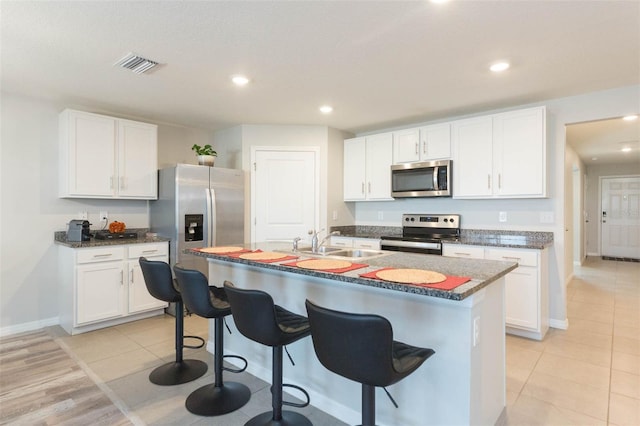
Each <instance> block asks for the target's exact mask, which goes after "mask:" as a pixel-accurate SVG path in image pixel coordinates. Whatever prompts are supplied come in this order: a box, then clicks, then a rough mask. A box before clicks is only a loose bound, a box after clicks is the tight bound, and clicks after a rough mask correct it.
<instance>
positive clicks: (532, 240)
mask: <svg viewBox="0 0 640 426" xmlns="http://www.w3.org/2000/svg"><path fill="white" fill-rule="evenodd" d="M331 231H340V236H342V237H354V238H374V239H380V238H381V237H384V236H390V237H391V236H402V228H400V227H392V226H362V225H354V226H336V227H332V228H331ZM443 242H444V243H446V244H468V245H474V246H487V247H510V248H526V249H537V250H542V249H545V248H548V247H551V246H552V245H553V232H532V231H505V230H495V229H494V230H483V229H461V230H460V238H459V239H457V240H446V241H443Z"/></svg>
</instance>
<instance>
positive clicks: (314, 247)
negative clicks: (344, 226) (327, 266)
mask: <svg viewBox="0 0 640 426" xmlns="http://www.w3.org/2000/svg"><path fill="white" fill-rule="evenodd" d="M322 231H324V229H321V230H320V231H310V232H309V233H310V234H312V235H313V236H312V237H311V251H312V252H313V253H317V252H318V250H319V249H320V247H322V245H323V244H324V243H325V242H326V241H327V239H329V238H330V237H331V236H332V235H340V231H333V232H331V233H330V234H327V236H325V237H324V238H323V239H322V241H320V243H318V234H320V232H322Z"/></svg>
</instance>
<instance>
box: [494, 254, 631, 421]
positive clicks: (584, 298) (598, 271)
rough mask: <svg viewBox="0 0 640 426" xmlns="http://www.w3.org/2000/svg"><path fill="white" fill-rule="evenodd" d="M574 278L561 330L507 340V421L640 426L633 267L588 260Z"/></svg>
mask: <svg viewBox="0 0 640 426" xmlns="http://www.w3.org/2000/svg"><path fill="white" fill-rule="evenodd" d="M574 276H575V277H574V279H573V280H572V281H571V282H570V284H569V285H568V287H567V302H568V306H567V314H568V317H569V329H568V330H558V329H550V330H549V333H548V334H547V336H546V337H545V339H544V341H542V342H536V341H532V340H528V339H522V338H518V337H514V336H507V422H508V424H509V425H607V424H608V425H617V426H622V425H630V426H631V425H634V426H637V425H640V264H638V263H633V262H619V261H611V260H601V259H598V258H589V259H588V260H587V262H586V263H585V264H584V265H583V266H581V267H576V268H575V271H574Z"/></svg>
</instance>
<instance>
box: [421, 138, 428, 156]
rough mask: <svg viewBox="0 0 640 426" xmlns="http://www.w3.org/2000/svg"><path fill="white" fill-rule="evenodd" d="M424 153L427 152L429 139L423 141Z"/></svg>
mask: <svg viewBox="0 0 640 426" xmlns="http://www.w3.org/2000/svg"><path fill="white" fill-rule="evenodd" d="M422 153H423V154H426V153H427V141H424V142H422Z"/></svg>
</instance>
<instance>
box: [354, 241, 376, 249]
mask: <svg viewBox="0 0 640 426" xmlns="http://www.w3.org/2000/svg"><path fill="white" fill-rule="evenodd" d="M353 248H361V249H370V250H380V240H378V239H376V238H354V239H353Z"/></svg>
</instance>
